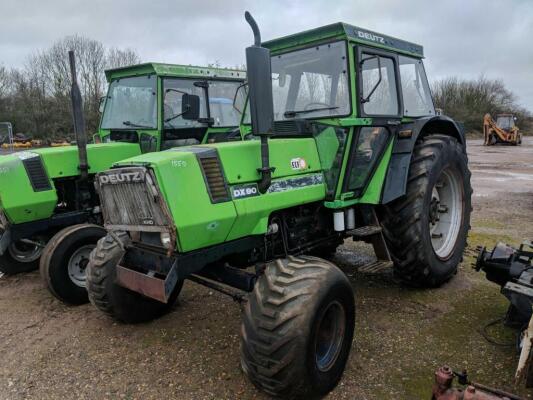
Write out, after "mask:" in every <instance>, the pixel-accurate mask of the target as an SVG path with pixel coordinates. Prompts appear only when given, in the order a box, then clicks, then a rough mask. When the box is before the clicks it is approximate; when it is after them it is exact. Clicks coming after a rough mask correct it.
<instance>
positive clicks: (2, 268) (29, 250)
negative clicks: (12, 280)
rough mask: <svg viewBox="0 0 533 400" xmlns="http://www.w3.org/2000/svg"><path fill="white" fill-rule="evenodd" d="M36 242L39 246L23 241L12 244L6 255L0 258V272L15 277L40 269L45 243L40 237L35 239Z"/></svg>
mask: <svg viewBox="0 0 533 400" xmlns="http://www.w3.org/2000/svg"><path fill="white" fill-rule="evenodd" d="M34 241H35V243H38V244H31V243H25V242H23V241H17V242H14V243H11V244H10V245H9V247H8V248H7V249H6V251H5V253H4V254H2V255H1V256H0V272H2V273H3V274H6V275H15V274H20V273H22V272H31V271H35V270H36V269H38V268H39V258H40V257H41V254H42V252H43V248H44V244H45V242H44V239H43V238H40V237H39V238H35V239H34Z"/></svg>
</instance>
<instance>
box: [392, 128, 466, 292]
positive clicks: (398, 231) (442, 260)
mask: <svg viewBox="0 0 533 400" xmlns="http://www.w3.org/2000/svg"><path fill="white" fill-rule="evenodd" d="M471 194H472V187H471V185H470V171H469V169H468V159H467V156H466V153H465V151H464V148H463V147H462V146H461V145H459V143H458V142H457V141H456V140H455V139H454V138H452V137H449V136H445V135H429V136H426V137H424V138H422V140H421V141H420V142H419V143H418V144H417V145H416V147H415V149H414V154H413V157H412V161H411V166H410V169H409V181H408V184H407V194H406V196H404V197H402V198H400V199H398V200H397V201H395V202H393V203H391V204H388V205H386V206H384V207H383V211H384V213H383V214H384V218H383V220H382V225H383V227H384V235H385V238H386V240H387V244H388V248H389V251H390V253H391V256H392V258H393V260H394V272H395V274H396V275H397V276H398V277H399V278H400V279H402V280H403V281H404V282H406V283H408V284H410V285H414V286H425V287H428V286H429V287H434V286H439V285H441V284H442V283H444V282H446V281H447V280H449V279H450V277H451V276H452V275H453V274H454V273H455V272H456V270H457V265H458V264H459V262H460V261H461V259H462V255H463V250H464V248H465V246H466V238H467V234H468V230H469V229H470V213H471V211H472V205H471V200H470V199H471Z"/></svg>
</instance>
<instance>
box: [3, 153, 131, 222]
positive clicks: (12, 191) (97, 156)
mask: <svg viewBox="0 0 533 400" xmlns="http://www.w3.org/2000/svg"><path fill="white" fill-rule="evenodd" d="M87 153H88V160H89V167H90V168H89V173H90V174H94V173H96V172H99V171H103V170H105V169H107V168H109V167H110V166H111V165H112V164H113V162H115V161H118V160H121V159H124V158H128V157H132V156H135V155H138V154H140V149H139V145H138V144H132V143H103V144H92V145H88V146H87ZM78 164H79V160H78V148H77V147H76V146H65V147H54V148H43V149H35V150H34V149H32V150H28V151H21V152H17V153H12V154H8V155H2V156H0V212H2V213H3V214H4V215H5V217H6V219H7V221H9V222H10V223H14V224H18V223H23V222H29V221H35V220H39V219H43V218H48V217H50V216H51V215H52V213H53V211H54V209H55V207H56V205H57V194H56V190H55V186H54V180H55V179H61V178H72V177H76V176H78V175H79V171H78Z"/></svg>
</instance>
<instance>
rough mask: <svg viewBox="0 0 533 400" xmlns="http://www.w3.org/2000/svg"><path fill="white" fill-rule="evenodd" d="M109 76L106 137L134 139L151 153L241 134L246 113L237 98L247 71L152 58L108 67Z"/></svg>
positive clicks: (103, 135) (102, 126) (103, 126)
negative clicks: (152, 61) (240, 110)
mask: <svg viewBox="0 0 533 400" xmlns="http://www.w3.org/2000/svg"><path fill="white" fill-rule="evenodd" d="M106 76H107V79H108V80H109V81H110V84H109V90H108V93H107V96H105V98H104V103H103V113H102V119H101V124H100V130H99V133H98V136H99V137H98V139H100V140H101V141H102V142H109V141H119V142H135V143H139V144H140V146H141V151H142V152H150V151H158V150H166V149H170V148H172V147H177V146H183V145H191V144H200V143H208V142H218V141H225V140H240V139H241V135H240V132H239V130H238V129H237V128H238V126H239V122H240V120H241V114H240V112H239V111H238V109H237V108H235V107H233V101H234V99H235V96H236V92H237V89H238V88H239V86H241V85H242V83H243V81H244V79H245V76H246V74H245V72H243V71H239V70H232V69H224V68H208V67H195V66H184V65H171V64H156V63H149V64H141V65H135V66H132V67H125V68H117V69H113V70H108V71H106ZM243 95H244V92H242V91H239V96H243ZM184 100H185V102H184ZM235 101H236V102H237V103H239V102H240V103H242V102H244V98H243V99H236V100H235ZM196 108H197V109H198V110H195V109H196ZM194 111H195V112H194Z"/></svg>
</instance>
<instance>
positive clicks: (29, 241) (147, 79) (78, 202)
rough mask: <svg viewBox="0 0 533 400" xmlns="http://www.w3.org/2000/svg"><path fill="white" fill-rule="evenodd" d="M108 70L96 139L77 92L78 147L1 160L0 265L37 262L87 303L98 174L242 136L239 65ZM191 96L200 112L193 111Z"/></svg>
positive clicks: (56, 287)
mask: <svg viewBox="0 0 533 400" xmlns="http://www.w3.org/2000/svg"><path fill="white" fill-rule="evenodd" d="M72 57H73V56H72ZM73 61H74V59H73V58H72V62H73ZM73 76H74V79H73V82H74V83H75V71H74V75H73ZM106 77H107V79H108V81H109V89H108V93H107V96H105V98H104V99H103V100H104V101H103V102H102V104H101V111H102V117H101V121H100V128H99V131H98V133H97V134H95V135H94V142H95V144H89V145H86V142H87V140H86V135H85V133H84V123H83V115H82V111H81V109H82V107H81V96H79V95H78V96H74V98H73V113H74V116H75V117H76V118H75V128H76V129H75V130H76V134H77V139H78V146H66V147H57V148H43V149H36V150H31V151H24V152H18V153H12V154H10V155H4V156H1V157H0V272H3V273H5V274H14V273H18V272H25V271H30V270H33V269H36V268H38V267H39V263H40V268H41V274H42V276H43V279H44V280H45V282H46V283H47V285H48V287H49V289H50V290H51V292H52V293H53V294H54V295H56V296H57V297H58V298H59V299H61V300H63V301H65V302H67V303H71V304H80V303H84V302H87V301H88V298H87V291H86V289H85V267H86V265H87V262H88V259H89V254H90V252H91V250H92V249H93V248H94V245H95V243H96V241H97V240H98V239H99V238H100V237H102V236H103V235H105V230H104V229H103V228H102V227H101V223H102V218H101V213H100V207H99V199H98V196H97V195H96V193H95V189H94V182H93V181H94V175H95V173H97V172H100V171H103V170H106V169H108V168H109V167H111V165H112V164H113V162H116V161H119V160H121V159H125V158H129V157H132V156H135V155H140V154H143V153H148V152H154V151H160V150H165V149H168V148H171V147H176V146H182V145H186V144H200V143H212V142H219V141H226V140H241V133H240V130H239V129H238V126H239V122H240V120H241V114H240V112H239V111H238V110H237V109H236V108H235V107H234V106H233V103H234V97H235V94H236V93H237V88H238V87H239V86H240V85H242V82H243V81H244V78H245V73H244V72H243V71H238V70H231V69H221V68H205V67H195V66H185V65H170V64H155V63H148V64H141V65H135V66H129V67H124V68H118V69H112V70H108V71H106ZM78 91H79V89H78ZM74 92H75V90H73V93H74ZM189 94H190V95H193V94H194V100H195V101H196V102H197V104H195V106H196V107H199V109H200V111H199V113H198V114H197V115H195V116H193V118H191V116H190V115H189V107H190V105H189V104H188V100H187V98H188V96H189ZM237 100H238V99H236V101H237ZM244 101H245V98H243V100H242V103H243V104H244Z"/></svg>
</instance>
